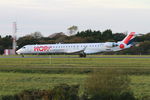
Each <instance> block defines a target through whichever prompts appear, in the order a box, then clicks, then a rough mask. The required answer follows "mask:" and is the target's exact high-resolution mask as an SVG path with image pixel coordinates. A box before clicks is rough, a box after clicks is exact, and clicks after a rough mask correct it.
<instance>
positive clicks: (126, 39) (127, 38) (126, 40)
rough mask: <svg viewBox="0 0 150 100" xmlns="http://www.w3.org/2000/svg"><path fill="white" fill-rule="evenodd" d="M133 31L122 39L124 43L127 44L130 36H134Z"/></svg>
mask: <svg viewBox="0 0 150 100" xmlns="http://www.w3.org/2000/svg"><path fill="white" fill-rule="evenodd" d="M134 34H135V32H131V33H130V34H129V35H128V36H127V37H126V38H125V39H124V41H123V42H124V43H125V44H128V42H129V41H130V40H131V39H132V37H133V36H134Z"/></svg>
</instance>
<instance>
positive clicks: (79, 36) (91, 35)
mask: <svg viewBox="0 0 150 100" xmlns="http://www.w3.org/2000/svg"><path fill="white" fill-rule="evenodd" d="M125 36H126V34H124V33H113V32H112V30H111V29H107V30H105V31H103V32H101V31H99V30H98V31H96V30H91V29H88V30H85V31H80V32H77V33H76V34H75V35H70V36H67V35H65V34H64V33H56V34H55V36H53V37H51V36H48V37H44V36H43V35H42V34H41V33H40V32H34V33H31V34H29V35H26V36H23V37H19V38H18V40H17V46H18V48H21V47H22V46H24V45H29V44H56V43H95V42H97V43H98V42H108V41H109V42H117V41H121V40H122V39H123V38H124V37H125ZM12 40H13V38H12V36H10V35H8V36H5V37H1V36H0V54H3V53H4V49H11V48H12ZM135 42H138V43H140V46H139V47H133V48H132V49H127V50H123V51H122V52H117V53H116V52H115V54H139V52H140V54H150V48H149V47H150V46H149V45H150V33H147V34H144V35H141V36H137V37H136V38H135ZM132 51H136V53H135V52H132Z"/></svg>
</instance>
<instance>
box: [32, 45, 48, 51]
mask: <svg viewBox="0 0 150 100" xmlns="http://www.w3.org/2000/svg"><path fill="white" fill-rule="evenodd" d="M49 50H50V47H48V46H36V47H34V51H49Z"/></svg>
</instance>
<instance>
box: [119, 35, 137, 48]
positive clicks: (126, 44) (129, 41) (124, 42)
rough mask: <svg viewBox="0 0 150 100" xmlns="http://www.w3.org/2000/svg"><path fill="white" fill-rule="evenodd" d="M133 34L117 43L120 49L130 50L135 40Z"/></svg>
mask: <svg viewBox="0 0 150 100" xmlns="http://www.w3.org/2000/svg"><path fill="white" fill-rule="evenodd" d="M135 34H136V33H135V32H131V33H130V34H128V35H127V36H126V37H125V38H124V39H123V40H122V41H120V42H119V47H120V49H125V48H130V47H131V46H132V43H133V41H134V38H135Z"/></svg>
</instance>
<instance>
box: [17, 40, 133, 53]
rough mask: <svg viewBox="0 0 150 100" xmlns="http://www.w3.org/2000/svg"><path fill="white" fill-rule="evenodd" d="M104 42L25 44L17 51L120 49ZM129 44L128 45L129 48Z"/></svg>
mask: <svg viewBox="0 0 150 100" xmlns="http://www.w3.org/2000/svg"><path fill="white" fill-rule="evenodd" d="M107 44H108V43H107V42H106V43H76V44H42V45H26V46H24V47H22V48H21V49H19V50H18V51H17V53H18V54H40V53H43V54H44V53H55V54H57V53H66V54H70V53H78V54H79V53H85V54H94V53H100V52H106V51H119V50H122V49H121V48H119V47H118V46H115V47H109V46H107ZM129 47H130V46H128V48H129Z"/></svg>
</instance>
